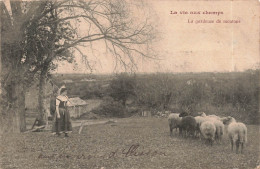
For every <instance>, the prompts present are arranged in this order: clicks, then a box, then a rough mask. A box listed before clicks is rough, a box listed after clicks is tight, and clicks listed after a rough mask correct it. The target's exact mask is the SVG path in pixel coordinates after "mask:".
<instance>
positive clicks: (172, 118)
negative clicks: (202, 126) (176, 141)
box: [168, 113, 182, 136]
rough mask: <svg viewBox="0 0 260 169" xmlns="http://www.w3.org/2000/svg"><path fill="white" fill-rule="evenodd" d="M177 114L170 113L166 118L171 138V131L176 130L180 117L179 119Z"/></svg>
mask: <svg viewBox="0 0 260 169" xmlns="http://www.w3.org/2000/svg"><path fill="white" fill-rule="evenodd" d="M179 115H180V114H179V113H171V114H169V117H168V123H169V127H170V135H171V136H172V130H173V129H176V131H177V129H178V128H179V125H180V122H181V119H182V117H179Z"/></svg>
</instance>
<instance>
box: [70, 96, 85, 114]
mask: <svg viewBox="0 0 260 169" xmlns="http://www.w3.org/2000/svg"><path fill="white" fill-rule="evenodd" d="M67 106H68V110H69V112H70V117H74V118H77V117H80V116H81V115H82V114H83V113H85V112H87V103H86V102H85V101H84V100H82V99H80V98H79V97H73V98H69V102H68V103H67Z"/></svg>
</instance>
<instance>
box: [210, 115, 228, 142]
mask: <svg viewBox="0 0 260 169" xmlns="http://www.w3.org/2000/svg"><path fill="white" fill-rule="evenodd" d="M211 121H212V122H213V123H214V125H215V127H216V134H215V139H216V141H218V142H219V143H220V141H221V140H222V137H223V135H224V128H225V126H224V124H223V122H222V121H220V120H215V119H214V120H211Z"/></svg>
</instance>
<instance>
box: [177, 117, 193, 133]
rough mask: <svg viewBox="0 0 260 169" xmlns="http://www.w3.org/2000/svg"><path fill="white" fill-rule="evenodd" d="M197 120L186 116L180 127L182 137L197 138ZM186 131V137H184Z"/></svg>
mask: <svg viewBox="0 0 260 169" xmlns="http://www.w3.org/2000/svg"><path fill="white" fill-rule="evenodd" d="M196 126H197V124H196V120H195V118H194V117H192V116H185V117H183V118H182V119H181V122H180V125H179V130H180V135H182V136H184V135H185V136H186V135H187V134H188V135H192V136H195V130H196ZM183 131H184V135H183Z"/></svg>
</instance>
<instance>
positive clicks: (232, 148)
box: [230, 139, 233, 151]
mask: <svg viewBox="0 0 260 169" xmlns="http://www.w3.org/2000/svg"><path fill="white" fill-rule="evenodd" d="M230 142H231V150H232V151H233V140H232V139H231V140H230Z"/></svg>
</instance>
